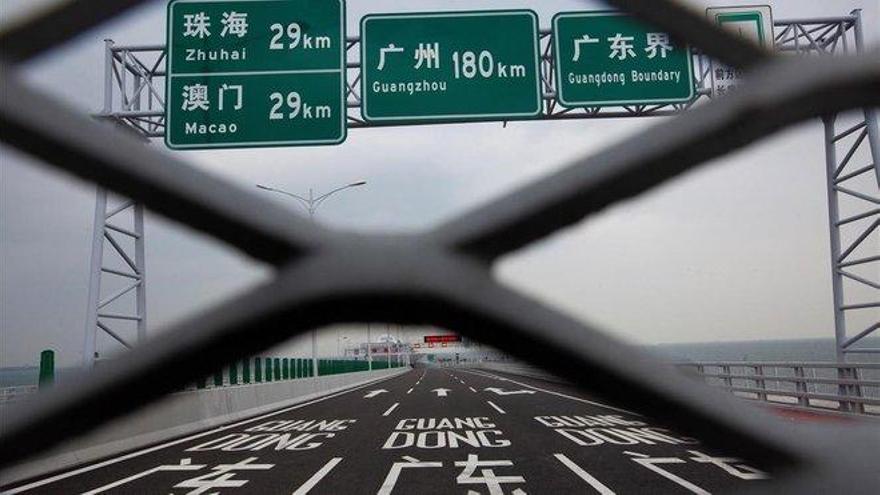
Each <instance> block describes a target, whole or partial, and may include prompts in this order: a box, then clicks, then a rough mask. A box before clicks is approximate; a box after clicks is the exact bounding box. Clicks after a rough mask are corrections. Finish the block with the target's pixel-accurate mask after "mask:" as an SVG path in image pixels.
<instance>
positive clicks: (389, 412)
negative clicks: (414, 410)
mask: <svg viewBox="0 0 880 495" xmlns="http://www.w3.org/2000/svg"><path fill="white" fill-rule="evenodd" d="M399 405H400V402H395V403H394V405H393V406H391V407H389V408H388V410H387V411H385V412H384V413H382V416H388V415H389V414H391V411H393V410H395V409H397V406H399Z"/></svg>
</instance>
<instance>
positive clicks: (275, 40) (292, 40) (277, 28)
mask: <svg viewBox="0 0 880 495" xmlns="http://www.w3.org/2000/svg"><path fill="white" fill-rule="evenodd" d="M269 30H270V31H272V39H271V40H270V41H269V49H270V50H285V49H287V50H293V49H294V48H297V47H299V46H301V47H302V49H303V50H316V49H317V50H320V49H327V48H330V47H331V41H330V37H329V36H311V35H308V34H305V33H303V31H302V27H301V26H300V25H299V23H298V22H291V23H290V24H288V25H287V27H286V28H285V27H284V25H283V24H280V23H275V24H272V25H271V26H269ZM285 33H287V43H282V40H283V39H284V34H285Z"/></svg>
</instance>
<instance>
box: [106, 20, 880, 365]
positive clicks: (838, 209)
mask: <svg viewBox="0 0 880 495" xmlns="http://www.w3.org/2000/svg"><path fill="white" fill-rule="evenodd" d="M773 26H774V32H773V41H774V45H775V49H776V51H777V52H781V53H783V54H795V55H817V54H819V55H839V54H852V53H854V52H860V51H862V50H863V46H864V41H863V39H862V33H861V22H860V17H859V14H858V11H855V12H853V14H851V15H848V16H840V17H830V18H817V19H802V20H793V21H785V20H776V21H774V22H773ZM360 43H361V40H360V38H359V37H356V36H350V37H347V38H346V41H345V52H346V63H345V67H346V83H345V95H346V109H347V114H346V118H347V127H348V128H361V127H373V126H377V125H416V124H425V123H436V122H425V121H418V120H416V121H400V120H398V121H394V122H381V123H376V122H370V121H368V120H366V119H365V118H364V116H363V115H362V114H361V105H362V97H361V80H362V74H361V61H360V53H361V46H360ZM553 46H554V35H553V32H551V31H550V30H543V31H540V33H539V49H540V52H539V64H540V74H541V76H540V84H541V93H542V99H543V108H542V110H541V113H540V114H539V115H538V116H537V117H534V119H535V120H562V119H595V118H615V117H648V116H661V115H671V114H676V113H679V112H681V111H684V110H686V109H688V108H690V107H691V106H693V105H694V104H696V103H698V102H700V101H701V100H708V99H709V98H711V97H712V96H711V94H712V74H711V69H712V61H711V60H710V58H709V57H707V56H705V55H703V54H702V53H700V52H699V51H698V50H697V49H695V48H691V51H690V56H691V63H692V67H693V78H694V87H695V92H694V95H693V98H692V99H690V100H688V101H686V102H683V103H657V104H650V105H609V106H589V105H586V106H583V107H565V106H563V105H562V103H561V101H560V100H559V97H558V95H559V93H558V79H557V70H556V63H555V61H554V58H555V57H554V56H553ZM105 57H106V71H105V80H104V84H105V86H104V108H103V111H102V112H101V113H100V114H99V115H98V116H99V117H101V118H105V119H108V120H112V121H114V122H116V123H118V124H119V125H122V126H124V127H125V128H128V129H130V130H132V131H133V132H135V133H137V134H138V135H140V136H143V137H145V138H161V137H163V136H164V135H165V98H164V91H163V90H164V84H165V76H166V71H165V65H166V51H165V47H164V46H162V45H150V46H116V45H115V44H114V43H113V42H112V41H108V42H107V45H106V51H105ZM452 121H454V120H452ZM825 126H826V131H827V135H826V139H825V149H826V161H827V164H828V198H829V224H830V236H831V253H832V289H833V297H834V300H833V308H834V327H835V335H836V341H837V352H838V357H839V358H840V359H841V360H842V359H844V356H846V355H847V354H857V353H865V352H877V351H880V350H877V349H867V348H865V347H864V338H865V337H867V336H869V335H875V334H876V332H877V331H878V330H880V321H876V317H875V318H874V319H873V320H872V319H871V314H872V311H873V312H874V313H873V314H875V315H876V310H877V308H880V280H877V279H876V270H874V274H873V276H872V274H871V273H870V271H871V268H872V266H873V267H876V264H875V265H871V263H876V261H877V259H878V258H880V257H878V253H877V252H876V243H874V244H873V245H872V244H871V241H872V239H875V237H872V235H874V236H876V231H877V230H878V229H880V209H878V208H877V205H880V136H878V135H877V132H878V131H877V120H876V112H875V111H865V112H863V113H862V114H860V115H859V116H857V117H855V118H853V117H852V116H838V117H829V118H828V119H826V120H825ZM866 156H867V157H868V158H867V161H868V162H869V163H867V164H866V163H865V157H866ZM871 157H873V158H871ZM871 162H872V163H871ZM872 176H873V177H872ZM866 178H867V179H870V180H867V179H866ZM103 213H104V212H103V210H102V211H100V212H99V214H103ZM96 229H98V230H99V231H101V232H103V224H101V225H98V224H96ZM96 242H98V241H96ZM132 256H133V254H132ZM100 267H101V264H100V259H99V260H98V262H93V263H92V275H93V278H94V277H96V276H97V277H98V280H99V281H100V278H101V276H102V274H101V272H100ZM96 297H97V296H96ZM93 299H94V298H93ZM90 307H91V309H90V322H91V321H99V319H98V316H97V314H98V312H99V311H100V310H101V308H100V307H99V306H98V303H97V300H96V299H95V300H93V303H92V304H91V306H90ZM90 328H93V329H94V328H96V327H95V326H90ZM97 328H98V329H101V330H103V328H102V327H100V326H98V327H97ZM92 331H95V330H92Z"/></svg>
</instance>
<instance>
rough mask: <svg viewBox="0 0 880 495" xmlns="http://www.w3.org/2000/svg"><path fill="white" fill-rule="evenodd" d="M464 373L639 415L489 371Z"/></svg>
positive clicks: (635, 414) (636, 414)
mask: <svg viewBox="0 0 880 495" xmlns="http://www.w3.org/2000/svg"><path fill="white" fill-rule="evenodd" d="M465 373H473V374H475V375H482V376H486V377H489V378H494V379H496V380H504V381H508V382H510V383H515V384H517V385H519V386H521V387H526V388H530V389H533V390H538V391H540V392H544V393H548V394H551V395H556V396H559V397H565V398H566V399H571V400H574V401H578V402H583V403H584V404H591V405H594V406H599V407H604V408H606V409H611V410H614V411H618V412H622V413H626V414H632V415H633V416H641V414H639V413H637V412H632V411H629V410H626V409H621V408H619V407H614V406H609V405H608V404H602V403H601V402H595V401H591V400H587V399H581V398H580V397H574V396H572V395H567V394H563V393H562V392H556V391H555V390H547V389H545V388H540V387H535V386H534V385H529V384H528V383H523V382H518V381H516V380H511V379H510V378H501V377H498V376H495V375H493V374H491V373H487V372H476V371H466V372H465Z"/></svg>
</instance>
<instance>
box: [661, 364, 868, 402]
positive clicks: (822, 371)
mask: <svg viewBox="0 0 880 495" xmlns="http://www.w3.org/2000/svg"><path fill="white" fill-rule="evenodd" d="M677 366H678V367H680V368H682V369H684V370H686V371H690V372H696V374H697V375H698V376H700V377H702V378H704V379H705V380H706V382H707V383H708V384H710V385H714V386H719V387H722V388H724V389H726V390H728V391H730V392H732V393H734V394H735V395H737V396H739V397H744V398H749V399H756V400H761V401H767V402H774V403H778V404H783V405H790V406H795V407H801V408H813V409H824V410H829V409H832V410H838V411H843V412H850V413H859V414H875V415H880V363H846V364H838V363H828V362H816V363H810V362H772V361H767V362H763V361H698V362H688V363H677Z"/></svg>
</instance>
